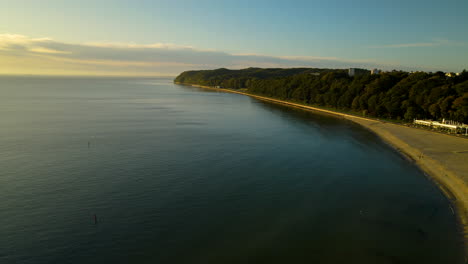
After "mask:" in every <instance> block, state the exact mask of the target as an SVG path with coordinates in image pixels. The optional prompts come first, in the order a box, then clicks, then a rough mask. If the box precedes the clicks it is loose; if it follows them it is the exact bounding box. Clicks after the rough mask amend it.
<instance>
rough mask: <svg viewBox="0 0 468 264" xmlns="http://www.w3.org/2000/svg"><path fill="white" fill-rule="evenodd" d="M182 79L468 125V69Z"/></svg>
mask: <svg viewBox="0 0 468 264" xmlns="http://www.w3.org/2000/svg"><path fill="white" fill-rule="evenodd" d="M175 81H176V82H180V83H186V84H198V85H205V86H221V87H224V88H230V89H241V88H242V89H247V91H248V92H249V93H252V94H257V95H262V96H267V97H272V98H277V99H281V100H287V101H293V102H299V103H303V104H310V105H315V106H323V107H328V108H334V109H337V110H344V111H353V112H358V113H362V114H364V115H369V116H373V117H381V118H388V119H394V120H403V119H404V120H412V119H414V118H419V119H434V120H436V119H442V118H445V119H450V120H455V121H458V122H463V123H468V72H466V71H463V72H462V73H461V74H460V75H459V76H455V77H447V76H445V74H444V73H442V72H436V73H426V72H416V73H408V72H403V71H392V72H383V73H380V74H375V75H371V74H362V75H358V76H354V77H350V76H348V74H347V71H346V70H341V69H337V70H333V69H314V68H292V69H260V68H248V69H242V70H228V69H217V70H203V71H187V72H183V73H181V74H180V75H179V76H178V77H177V78H176V79H175Z"/></svg>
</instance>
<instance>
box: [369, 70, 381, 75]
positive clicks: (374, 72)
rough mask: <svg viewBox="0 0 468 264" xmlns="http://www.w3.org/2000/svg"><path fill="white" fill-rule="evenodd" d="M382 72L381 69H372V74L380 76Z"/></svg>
mask: <svg viewBox="0 0 468 264" xmlns="http://www.w3.org/2000/svg"><path fill="white" fill-rule="evenodd" d="M381 72H382V71H381V70H379V69H372V70H371V74H379V73H381Z"/></svg>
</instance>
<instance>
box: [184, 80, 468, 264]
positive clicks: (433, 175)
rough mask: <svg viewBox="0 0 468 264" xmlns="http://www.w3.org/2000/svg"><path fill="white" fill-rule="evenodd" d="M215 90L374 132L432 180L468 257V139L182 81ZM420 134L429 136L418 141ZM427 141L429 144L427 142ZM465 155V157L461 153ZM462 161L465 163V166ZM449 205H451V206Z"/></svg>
mask: <svg viewBox="0 0 468 264" xmlns="http://www.w3.org/2000/svg"><path fill="white" fill-rule="evenodd" d="M175 84H179V85H187V86H193V87H199V88H205V89H211V90H216V91H222V92H228V93H237V94H241V95H246V96H250V97H253V98H256V99H259V100H263V101H269V102H274V103H278V104H283V105H288V106H292V107H296V108H301V109H305V110H311V111H318V112H322V113H327V114H331V115H334V116H338V117H342V118H345V119H347V120H350V121H353V122H355V123H357V124H359V125H361V126H363V127H364V128H366V129H368V130H370V131H371V132H373V133H375V134H376V135H377V136H378V137H380V138H381V139H382V140H383V141H384V142H385V143H387V144H389V145H390V146H391V147H393V148H394V149H395V150H396V151H398V152H400V153H401V154H402V155H403V156H405V157H406V158H408V159H409V160H410V161H412V162H413V163H414V164H415V165H416V166H418V167H419V168H420V169H421V170H422V171H423V172H424V174H425V175H426V176H427V177H428V179H429V180H431V181H432V182H434V183H435V184H436V186H437V187H438V188H439V189H440V191H441V192H442V193H443V194H444V195H445V196H446V197H447V199H448V200H449V201H450V203H451V208H450V209H452V212H453V213H454V215H456V218H457V219H458V221H459V223H460V227H461V230H460V231H461V233H462V237H463V246H464V252H465V262H466V261H467V257H468V158H467V157H468V140H466V139H464V138H459V137H454V136H450V135H445V134H441V133H435V132H432V131H426V130H421V129H417V128H412V127H407V126H403V125H396V124H392V123H388V122H384V121H380V120H375V119H370V118H365V117H358V116H353V115H350V114H344V113H340V112H334V111H330V110H325V109H321V108H316V107H313V106H307V105H302V104H298V103H293V102H288V101H282V100H278V99H274V98H269V97H264V96H258V95H254V94H249V93H245V92H240V91H235V90H230V89H224V88H214V87H210V86H203V85H194V84H184V83H178V82H175ZM421 137H426V138H429V139H427V140H421ZM410 142H411V143H410ZM428 142H429V143H428ZM463 155H466V156H463ZM465 164H466V165H465ZM452 205H453V207H455V208H452Z"/></svg>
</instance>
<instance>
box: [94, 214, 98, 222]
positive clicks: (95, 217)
mask: <svg viewBox="0 0 468 264" xmlns="http://www.w3.org/2000/svg"><path fill="white" fill-rule="evenodd" d="M94 224H97V216H96V215H94Z"/></svg>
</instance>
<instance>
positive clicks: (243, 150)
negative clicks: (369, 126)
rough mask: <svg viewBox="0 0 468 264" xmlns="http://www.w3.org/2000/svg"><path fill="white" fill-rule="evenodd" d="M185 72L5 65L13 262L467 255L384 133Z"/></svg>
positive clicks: (3, 228)
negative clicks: (180, 76) (115, 72)
mask: <svg viewBox="0 0 468 264" xmlns="http://www.w3.org/2000/svg"><path fill="white" fill-rule="evenodd" d="M171 82H172V80H170V79H125V78H121V79H118V78H114V79H111V78H88V79H85V78H46V77H43V78H38V77H34V78H33V77H2V78H0V194H1V195H0V263H2V264H3V263H306V262H307V263H461V257H462V245H461V236H460V235H459V231H458V229H457V225H456V220H455V217H454V215H453V214H452V211H451V209H450V208H449V206H450V205H449V202H448V201H447V199H446V198H444V196H443V195H442V194H441V193H440V192H439V191H438V189H437V188H436V187H434V185H433V184H432V183H431V182H430V181H429V180H427V179H426V178H425V177H424V175H423V174H422V173H421V172H420V171H419V170H418V169H417V168H416V167H415V166H414V165H413V164H411V163H410V162H408V161H407V160H405V159H403V158H402V157H401V156H400V155H398V154H397V153H396V152H395V151H393V150H392V149H391V148H389V147H388V146H387V145H385V144H384V143H383V142H381V141H380V140H379V139H378V138H377V137H376V136H374V135H373V134H371V133H370V132H368V131H366V130H364V129H362V128H361V127H359V126H357V125H355V124H353V123H350V122H348V121H345V120H340V119H337V118H335V117H331V116H326V115H321V114H316V113H310V112H305V111H302V110H297V109H291V108H288V107H285V106H280V105H275V104H271V103H266V102H262V101H258V100H255V99H252V98H249V97H246V96H242V95H237V94H226V93H219V92H213V91H208V90H202V89H198V88H191V87H184V86H178V85H174V84H172V83H171ZM88 142H89V146H88ZM94 214H96V215H97V219H98V223H97V224H95V222H94V219H93V215H94Z"/></svg>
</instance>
